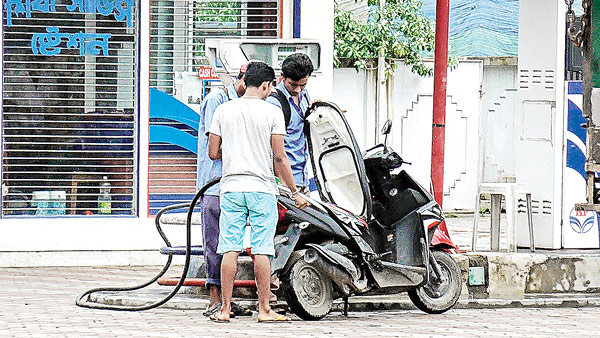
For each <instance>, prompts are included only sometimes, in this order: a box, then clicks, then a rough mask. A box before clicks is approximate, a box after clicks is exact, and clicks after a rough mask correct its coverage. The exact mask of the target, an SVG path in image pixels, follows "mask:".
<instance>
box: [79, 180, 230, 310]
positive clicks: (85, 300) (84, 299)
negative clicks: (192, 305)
mask: <svg viewBox="0 0 600 338" xmlns="http://www.w3.org/2000/svg"><path fill="white" fill-rule="evenodd" d="M220 180H221V178H220V177H219V178H216V179H214V180H212V181H210V182H208V183H206V185H204V186H203V187H202V188H200V190H198V192H197V193H196V196H194V199H193V200H192V202H191V203H189V204H176V205H171V206H168V207H165V208H163V209H161V210H160V211H159V212H158V213H157V214H156V218H155V224H156V228H157V230H158V233H159V234H160V237H162V239H163V241H164V242H165V244H166V245H167V246H168V247H170V246H171V242H169V239H168V238H167V236H166V235H165V233H164V232H163V230H162V228H161V226H160V216H161V215H162V214H163V213H165V212H167V211H170V210H174V209H180V208H184V207H187V206H189V210H188V213H187V221H186V243H185V264H184V266H183V272H182V273H181V279H180V280H179V283H177V285H176V286H175V288H174V289H173V290H172V291H171V292H170V293H169V294H168V295H167V296H166V297H165V298H163V299H161V300H159V301H157V302H155V303H152V304H148V305H142V306H125V305H108V304H100V303H95V302H91V301H90V295H91V294H92V293H94V292H125V291H134V290H139V289H142V288H144V287H146V286H148V285H150V284H152V283H154V282H156V281H157V280H158V279H159V278H160V277H162V275H164V274H165V273H166V272H167V270H169V267H170V266H171V262H172V261H173V255H172V254H170V255H169V258H168V259H167V263H166V264H165V267H164V268H163V269H162V271H160V272H159V273H158V275H156V276H155V277H154V278H152V279H151V280H150V281H148V282H146V283H143V284H140V285H136V286H130V287H104V288H95V289H91V290H88V291H86V292H84V293H83V294H81V295H80V296H79V297H77V300H75V304H77V305H78V306H81V307H86V308H90V309H100V310H117V311H143V310H150V309H153V308H156V307H158V306H161V305H163V304H164V303H166V302H168V301H169V299H171V298H173V297H174V296H175V294H177V292H178V291H179V289H180V288H181V286H183V282H184V281H185V278H186V275H187V272H188V269H189V267H190V258H191V249H192V215H193V213H194V208H195V207H196V204H197V203H198V199H200V197H202V196H203V195H204V193H205V192H206V190H208V188H210V187H212V186H213V185H215V184H217V183H219V181H220Z"/></svg>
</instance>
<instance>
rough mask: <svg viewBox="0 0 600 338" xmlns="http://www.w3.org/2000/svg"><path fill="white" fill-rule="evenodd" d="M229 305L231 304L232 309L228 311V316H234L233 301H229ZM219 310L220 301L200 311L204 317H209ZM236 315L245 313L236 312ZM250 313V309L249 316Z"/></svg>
mask: <svg viewBox="0 0 600 338" xmlns="http://www.w3.org/2000/svg"><path fill="white" fill-rule="evenodd" d="M231 305H232V306H231V308H232V310H231V312H230V313H229V318H235V315H236V312H235V310H233V302H232V303H231ZM248 311H250V310H248ZM219 312H221V303H216V304H213V305H211V306H209V307H207V308H206V310H204V312H202V314H203V315H205V316H206V317H210V316H212V315H214V314H216V313H219ZM238 315H239V316H247V315H245V314H238ZM251 315H252V311H250V316H251Z"/></svg>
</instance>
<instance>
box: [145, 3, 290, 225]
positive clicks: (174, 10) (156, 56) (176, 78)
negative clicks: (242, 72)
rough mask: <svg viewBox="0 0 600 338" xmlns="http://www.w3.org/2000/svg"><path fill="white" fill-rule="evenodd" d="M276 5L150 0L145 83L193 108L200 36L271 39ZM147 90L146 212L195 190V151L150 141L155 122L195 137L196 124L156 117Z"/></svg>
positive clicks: (198, 85)
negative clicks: (147, 179)
mask: <svg viewBox="0 0 600 338" xmlns="http://www.w3.org/2000/svg"><path fill="white" fill-rule="evenodd" d="M279 6H280V1H279V0H254V1H253V0H244V1H231V0H216V1H199V0H151V1H150V27H151V28H150V29H151V31H150V86H151V87H152V88H153V89H156V90H158V91H160V92H162V93H166V94H168V95H171V96H173V97H175V98H176V99H178V100H179V101H181V102H184V103H185V104H186V105H187V106H188V107H190V108H191V109H192V110H194V111H196V113H197V112H198V107H199V103H200V101H201V100H202V98H203V96H204V93H203V88H205V86H204V85H203V84H202V80H200V79H198V71H199V69H200V67H203V66H208V62H207V60H206V59H205V57H204V40H205V39H206V38H209V37H257V38H259V37H260V38H265V37H267V38H268V37H272V38H277V37H278V35H279V27H280V22H279V12H280V8H279ZM191 84H195V87H194V88H195V90H192V89H190V88H188V87H190V86H191ZM206 84H209V85H210V84H212V85H215V84H216V83H215V82H211V83H208V82H207V83H206ZM155 93H156V92H155ZM150 95H151V108H150V138H151V143H150V160H149V194H150V196H149V199H150V214H156V212H157V211H158V210H159V209H160V208H161V207H164V206H166V205H170V204H174V203H184V202H189V201H190V200H191V199H192V196H193V194H194V193H195V191H196V151H195V150H194V149H191V148H192V147H188V149H186V148H185V147H183V146H181V145H180V144H179V145H178V144H177V142H175V141H173V142H153V141H152V139H153V136H154V135H156V133H157V130H159V129H157V127H158V128H161V127H162V128H163V129H162V130H171V131H173V135H175V134H179V135H181V136H183V137H188V135H189V137H192V138H196V137H197V125H193V124H190V123H188V124H186V123H182V121H175V120H172V119H165V118H163V117H161V116H160V114H158V113H157V112H155V111H153V105H152V100H153V94H152V91H151V94H150ZM156 95H160V93H156ZM173 139H175V136H173Z"/></svg>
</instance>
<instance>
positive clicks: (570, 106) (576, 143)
mask: <svg viewBox="0 0 600 338" xmlns="http://www.w3.org/2000/svg"><path fill="white" fill-rule="evenodd" d="M566 90H567V95H566V96H567V100H565V102H566V105H567V107H565V110H566V113H567V116H566V123H565V126H566V130H565V139H564V142H565V147H564V149H565V166H564V169H563V175H564V176H563V177H564V178H563V224H562V233H563V236H562V241H563V248H572V249H586V248H590V249H592V248H599V247H600V231H599V230H598V224H599V218H600V215H599V214H598V213H597V212H595V211H583V210H576V209H575V204H576V203H584V202H586V180H585V176H586V173H585V154H586V141H587V135H586V129H585V128H584V127H583V126H582V125H584V124H585V123H586V119H585V118H584V117H583V109H582V108H583V82H581V81H570V82H568V85H567V86H566Z"/></svg>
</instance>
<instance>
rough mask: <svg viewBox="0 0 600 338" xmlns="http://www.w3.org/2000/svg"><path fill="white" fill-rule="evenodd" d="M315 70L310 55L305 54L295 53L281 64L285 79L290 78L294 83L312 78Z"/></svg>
mask: <svg viewBox="0 0 600 338" xmlns="http://www.w3.org/2000/svg"><path fill="white" fill-rule="evenodd" d="M313 70H314V67H313V64H312V61H310V58H309V57H308V55H306V54H303V53H294V54H292V55H290V56H288V57H287V58H285V60H283V63H282V64H281V73H282V74H283V77H289V78H290V79H292V80H293V81H299V80H300V79H303V78H305V77H306V76H310V74H312V72H313Z"/></svg>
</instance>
